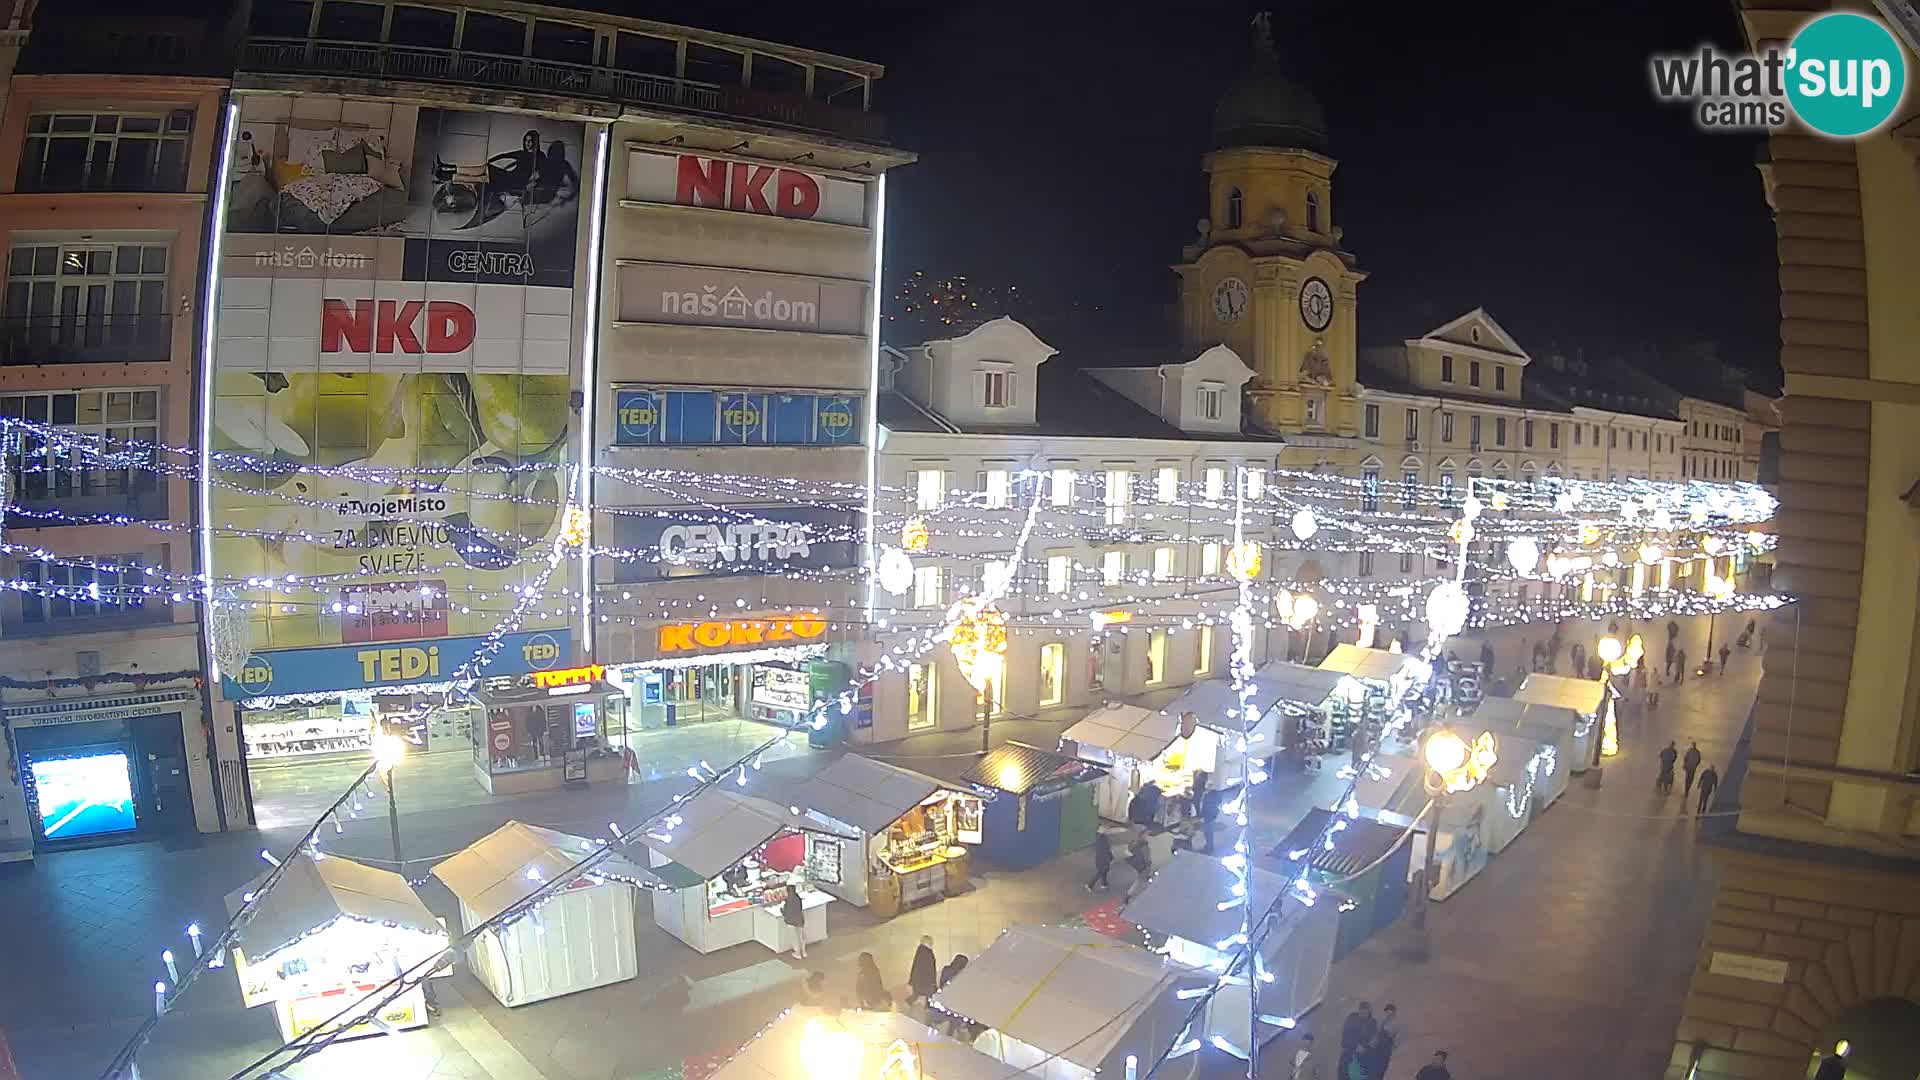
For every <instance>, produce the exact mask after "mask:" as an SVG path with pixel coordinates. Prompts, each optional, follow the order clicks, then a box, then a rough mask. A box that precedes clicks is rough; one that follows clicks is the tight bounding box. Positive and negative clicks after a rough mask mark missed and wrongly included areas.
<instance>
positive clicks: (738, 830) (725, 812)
mask: <svg viewBox="0 0 1920 1080" xmlns="http://www.w3.org/2000/svg"><path fill="white" fill-rule="evenodd" d="M673 818H677V819H678V821H677V823H675V824H673V825H672V826H671V827H670V828H667V829H666V831H656V832H650V833H648V834H647V836H646V837H645V838H644V839H643V840H642V841H641V842H642V843H644V844H645V845H646V846H647V850H648V862H649V863H650V865H649V866H648V869H649V870H650V871H652V873H653V875H654V877H656V878H658V879H659V881H660V887H657V888H655V889H654V890H653V921H654V923H655V924H656V925H657V926H659V927H660V928H661V929H662V930H665V931H666V932H667V933H669V934H672V935H673V936H674V937H677V938H679V939H680V940H681V941H683V942H685V943H686V944H688V945H690V946H692V947H693V948H695V949H697V950H699V951H700V952H703V953H710V952H715V951H718V950H720V949H724V948H727V947H729V946H732V945H740V944H743V943H745V942H748V941H757V942H759V943H760V944H762V945H764V946H766V947H767V948H769V949H772V950H773V951H774V952H779V951H780V950H782V949H784V948H788V947H790V945H789V944H788V942H789V936H788V934H789V932H788V930H787V927H786V924H785V923H783V922H782V921H781V918H780V905H781V904H782V903H783V902H784V901H785V900H786V898H787V890H788V889H799V890H800V902H801V905H802V907H803V908H804V910H805V928H804V929H805V933H806V935H807V941H808V942H815V941H825V940H826V939H827V912H826V907H827V904H828V903H830V902H832V900H833V897H832V896H831V895H829V894H828V893H825V892H821V891H820V886H821V885H825V884H834V885H838V884H840V883H841V881H842V879H843V875H844V873H845V869H846V864H847V854H848V852H849V851H853V850H857V845H858V843H859V840H860V837H859V836H858V835H857V834H856V833H854V832H853V831H851V830H841V829H837V828H835V827H833V826H830V825H826V824H824V823H822V822H820V821H818V820H815V819H814V818H810V817H806V816H804V815H802V814H801V813H800V812H799V811H798V809H797V808H793V807H782V806H777V805H775V804H773V803H771V802H768V801H767V800H765V799H761V798H756V797H754V796H752V795H737V794H735V793H733V792H731V791H727V790H725V789H724V788H720V787H709V788H706V789H705V790H703V791H701V792H700V793H699V794H698V795H695V796H693V797H692V798H690V799H687V800H685V801H683V802H681V803H679V804H677V805H676V806H675V808H674V811H673Z"/></svg>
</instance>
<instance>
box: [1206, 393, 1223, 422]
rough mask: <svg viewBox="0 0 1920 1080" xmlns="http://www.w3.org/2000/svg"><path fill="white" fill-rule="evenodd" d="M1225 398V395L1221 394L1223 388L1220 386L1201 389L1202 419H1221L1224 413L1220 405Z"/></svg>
mask: <svg viewBox="0 0 1920 1080" xmlns="http://www.w3.org/2000/svg"><path fill="white" fill-rule="evenodd" d="M1225 396H1226V395H1225V394H1223V393H1221V387H1218V386H1203V387H1201V388H1200V419H1202V420H1218V419H1220V413H1221V411H1222V410H1221V407H1220V403H1221V400H1222V399H1223V398H1224V397H1225Z"/></svg>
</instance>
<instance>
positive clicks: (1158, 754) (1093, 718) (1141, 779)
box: [1060, 704, 1218, 821]
mask: <svg viewBox="0 0 1920 1080" xmlns="http://www.w3.org/2000/svg"><path fill="white" fill-rule="evenodd" d="M1185 726H1186V727H1187V728H1188V729H1189V730H1191V731H1192V733H1193V738H1191V739H1189V738H1186V737H1183V735H1182V722H1181V718H1180V716H1179V714H1177V713H1174V714H1169V713H1168V712H1167V711H1166V710H1153V709H1143V708H1141V707H1140V706H1138V705H1121V704H1109V705H1106V706H1103V707H1101V708H1099V709H1096V710H1094V711H1093V712H1091V713H1088V714H1087V715H1086V716H1083V717H1081V718H1080V719H1079V720H1078V721H1076V722H1075V723H1074V724H1073V726H1072V727H1069V728H1067V730H1066V731H1065V732H1062V733H1061V736H1060V750H1061V752H1062V753H1065V754H1071V755H1073V756H1075V757H1078V758H1080V759H1081V760H1083V761H1090V762H1094V763H1096V764H1099V765H1101V766H1104V767H1105V769H1106V775H1105V776H1102V777H1100V778H1099V779H1097V780H1094V781H1092V782H1090V783H1089V784H1088V786H1089V787H1090V788H1091V789H1092V791H1093V800H1094V809H1095V810H1096V811H1097V812H1098V813H1099V815H1100V816H1101V817H1102V818H1105V819H1106V820H1108V821H1126V820H1127V811H1128V808H1129V807H1130V806H1131V805H1132V802H1133V797H1134V795H1136V794H1137V793H1139V791H1140V789H1141V788H1142V787H1143V786H1145V785H1146V784H1147V783H1148V782H1149V781H1151V782H1152V783H1153V784H1154V785H1155V786H1156V787H1157V788H1159V789H1160V793H1161V795H1162V796H1163V801H1162V803H1161V805H1162V806H1163V807H1165V806H1167V805H1168V804H1169V803H1170V802H1171V801H1172V800H1173V799H1175V798H1178V797H1180V796H1183V795H1185V794H1186V793H1187V792H1188V790H1189V789H1190V788H1191V787H1192V785H1193V769H1194V768H1195V767H1196V764H1195V763H1196V762H1197V761H1198V760H1199V759H1200V758H1201V757H1203V756H1204V757H1205V758H1206V759H1207V760H1208V761H1211V760H1212V754H1213V750H1214V744H1215V743H1216V742H1217V741H1218V740H1217V738H1216V736H1215V734H1214V732H1212V731H1211V730H1208V729H1205V728H1201V727H1200V726H1199V725H1198V723H1197V722H1189V723H1188V724H1187V725H1185ZM1196 743H1204V744H1205V745H1204V746H1203V747H1196V746H1195V744H1196ZM1176 744H1177V748H1176ZM1196 751H1197V752H1196Z"/></svg>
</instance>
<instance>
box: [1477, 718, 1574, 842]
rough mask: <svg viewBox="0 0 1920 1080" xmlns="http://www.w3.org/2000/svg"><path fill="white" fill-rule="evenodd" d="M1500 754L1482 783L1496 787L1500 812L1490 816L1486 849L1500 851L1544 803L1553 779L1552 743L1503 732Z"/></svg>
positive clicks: (1495, 802)
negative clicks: (1543, 793) (1548, 785)
mask: <svg viewBox="0 0 1920 1080" xmlns="http://www.w3.org/2000/svg"><path fill="white" fill-rule="evenodd" d="M1499 738H1500V758H1499V760H1498V761H1495V762H1494V763H1493V768H1491V769H1488V770H1487V778H1486V779H1485V780H1483V781H1481V783H1483V784H1484V785H1486V786H1487V787H1490V788H1492V789H1493V791H1494V800H1493V801H1494V804H1495V807H1496V810H1497V812H1496V813H1494V814H1491V815H1489V816H1488V818H1487V849H1488V850H1489V851H1491V852H1493V853H1494V854H1495V855H1498V854H1499V853H1501V852H1502V851H1505V850H1506V849H1507V845H1508V844H1511V843H1513V841H1514V840H1515V839H1516V838H1518V837H1519V835H1520V834H1521V833H1522V832H1523V831H1525V830H1526V827H1527V826H1528V825H1531V824H1533V815H1534V812H1535V811H1536V810H1538V809H1539V808H1540V806H1541V802H1540V796H1541V792H1542V791H1544V789H1545V788H1546V786H1547V784H1548V783H1549V782H1550V781H1551V779H1552V773H1553V770H1554V767H1555V760H1554V759H1555V757H1556V756H1557V755H1556V754H1555V752H1554V749H1553V747H1551V746H1543V745H1541V744H1540V743H1537V742H1533V741H1532V740H1529V739H1523V738H1521V737H1520V736H1518V735H1502V736H1500V737H1499Z"/></svg>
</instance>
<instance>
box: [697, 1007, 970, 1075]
mask: <svg viewBox="0 0 1920 1080" xmlns="http://www.w3.org/2000/svg"><path fill="white" fill-rule="evenodd" d="M809 1029H811V1031H810V1030H809ZM823 1034H824V1035H825V1036H826V1037H827V1038H837V1037H842V1036H851V1037H852V1038H854V1039H856V1040H858V1041H859V1042H860V1044H861V1045H862V1046H864V1047H866V1050H865V1052H864V1053H863V1054H861V1056H860V1067H859V1068H858V1070H856V1071H853V1072H848V1073H844V1074H841V1073H835V1074H834V1075H835V1076H844V1077H845V1080H882V1077H887V1076H893V1075H897V1074H894V1073H888V1072H886V1071H885V1070H886V1068H887V1049H888V1048H889V1047H890V1046H892V1045H893V1044H894V1043H895V1042H904V1043H906V1044H907V1046H908V1047H910V1048H911V1049H912V1051H913V1055H914V1059H915V1060H916V1061H917V1062H918V1063H919V1069H918V1075H919V1076H921V1077H923V1078H924V1080H1007V1067H1006V1066H1005V1065H1002V1064H1001V1063H1000V1062H998V1061H995V1060H994V1059H993V1058H990V1057H988V1056H987V1055H985V1054H983V1053H981V1052H980V1051H978V1050H975V1049H974V1048H973V1047H971V1046H966V1045H963V1044H961V1043H957V1042H955V1041H953V1040H952V1039H949V1038H947V1037H946V1036H945V1035H941V1034H940V1033H938V1032H936V1031H934V1030H933V1029H932V1028H929V1027H927V1026H926V1025H925V1024H922V1023H920V1022H919V1021H917V1020H915V1019H913V1018H912V1017H909V1016H907V1015H905V1014H903V1013H897V1012H863V1011H860V1010H858V1009H844V1010H842V1009H819V1008H813V1007H811V1006H807V1005H799V1006H795V1007H794V1008H791V1009H788V1010H787V1011H786V1012H785V1013H783V1014H781V1016H780V1018H779V1019H778V1020H775V1021H774V1022H773V1023H772V1024H771V1025H769V1026H768V1027H767V1028H766V1030H764V1031H762V1032H761V1033H760V1034H759V1035H758V1036H757V1037H755V1038H754V1040H753V1041H752V1042H750V1043H748V1044H747V1045H745V1046H743V1047H741V1048H740V1051H739V1053H736V1054H735V1055H734V1056H733V1057H732V1058H730V1059H728V1061H727V1062H726V1064H724V1065H721V1066H720V1068H719V1069H718V1070H716V1071H715V1072H713V1073H711V1074H710V1075H709V1080H792V1077H793V1076H794V1075H795V1070H796V1069H797V1068H800V1063H802V1062H804V1061H806V1060H807V1056H806V1055H807V1051H806V1049H804V1048H806V1047H808V1046H809V1044H810V1043H811V1042H813V1041H814V1040H818V1039H820V1038H821V1037H822V1035H823Z"/></svg>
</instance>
